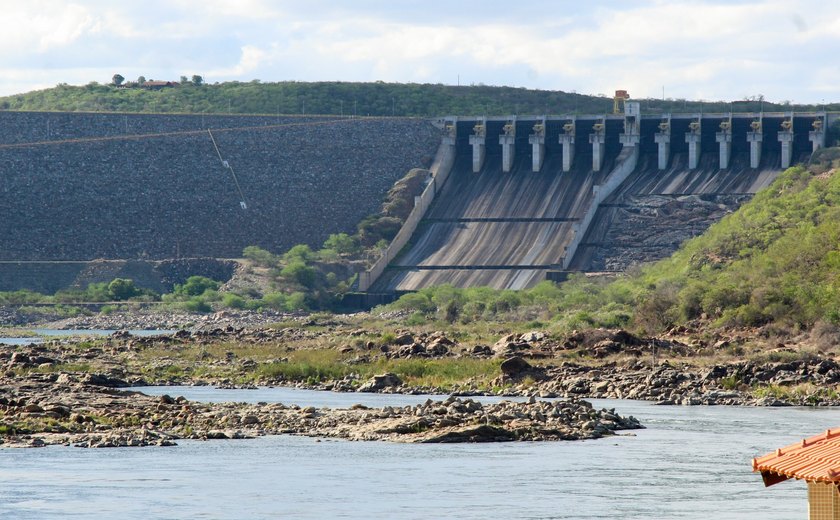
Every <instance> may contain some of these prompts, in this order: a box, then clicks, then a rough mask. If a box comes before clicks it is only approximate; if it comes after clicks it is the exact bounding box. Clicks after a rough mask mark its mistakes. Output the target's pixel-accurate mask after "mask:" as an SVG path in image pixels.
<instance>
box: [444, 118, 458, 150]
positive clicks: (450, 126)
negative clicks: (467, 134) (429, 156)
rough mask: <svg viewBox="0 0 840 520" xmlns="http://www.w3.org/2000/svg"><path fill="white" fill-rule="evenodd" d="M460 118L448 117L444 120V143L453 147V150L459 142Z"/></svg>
mask: <svg viewBox="0 0 840 520" xmlns="http://www.w3.org/2000/svg"><path fill="white" fill-rule="evenodd" d="M457 127H458V118H457V117H453V118H451V119H447V120H445V121H444V126H443V144H444V145H446V146H451V147H453V148H452V150H453V151H454V147H455V144H456V143H457V142H458V131H457Z"/></svg>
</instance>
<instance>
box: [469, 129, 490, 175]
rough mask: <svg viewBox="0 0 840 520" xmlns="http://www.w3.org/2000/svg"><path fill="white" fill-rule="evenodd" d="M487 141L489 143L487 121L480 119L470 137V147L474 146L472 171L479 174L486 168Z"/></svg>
mask: <svg viewBox="0 0 840 520" xmlns="http://www.w3.org/2000/svg"><path fill="white" fill-rule="evenodd" d="M486 141H487V121H486V120H485V119H480V120H478V121H477V122H476V124H475V126H474V127H473V134H472V135H471V136H470V145H471V146H472V171H473V173H478V172H480V171H481V168H482V167H483V166H484V157H485V155H486V152H487V149H486Z"/></svg>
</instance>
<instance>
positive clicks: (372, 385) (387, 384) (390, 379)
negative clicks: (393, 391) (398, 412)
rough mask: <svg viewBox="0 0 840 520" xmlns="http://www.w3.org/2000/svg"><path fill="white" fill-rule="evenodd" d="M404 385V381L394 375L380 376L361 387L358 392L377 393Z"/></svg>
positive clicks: (372, 378)
mask: <svg viewBox="0 0 840 520" xmlns="http://www.w3.org/2000/svg"><path fill="white" fill-rule="evenodd" d="M400 385H402V379H400V378H399V376H398V375H396V374H392V373H390V372H389V373H386V374H379V375H375V376H373V377H371V378H370V379H368V381H367V382H366V383H365V384H363V385H362V386H360V387H359V389H358V390H357V391H358V392H377V391H379V390H383V389H385V388H393V387H398V386H400Z"/></svg>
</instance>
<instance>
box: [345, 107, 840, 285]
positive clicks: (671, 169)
mask: <svg viewBox="0 0 840 520" xmlns="http://www.w3.org/2000/svg"><path fill="white" fill-rule="evenodd" d="M623 105H624V106H623V111H622V112H620V113H617V114H600V115H568V116H526V117H523V116H519V117H516V116H507V117H449V118H444V119H442V120H441V121H440V123H439V125H440V126H441V127H443V128H444V135H443V137H442V142H441V148H440V150H439V153H438V162H439V163H440V164H439V167H438V168H437V169H436V170H435V169H433V172H434V174H435V178H434V179H433V181H432V182H431V183H430V185H429V187H428V188H427V189H426V192H424V193H423V196H422V197H418V198H417V201H416V205H415V211H414V212H413V213H412V215H411V216H410V217H409V219H408V221H407V222H406V225H405V226H404V228H403V229H402V230H401V231H400V234H398V235H397V238H396V239H395V240H394V242H393V243H392V244H391V247H390V248H389V249H388V250H386V251H385V253H384V254H383V256H382V258H380V259H379V261H378V262H377V263H376V264H375V265H374V266H373V267H372V268H371V269H370V270H368V271H367V272H364V273H362V274H361V276H360V281H359V289H360V290H362V291H368V292H370V293H400V292H404V291H415V290H418V289H421V288H423V287H428V286H432V285H440V284H451V285H453V286H456V287H475V286H489V287H493V288H497V289H525V288H529V287H533V286H534V285H536V284H537V283H539V282H541V281H543V280H546V279H552V280H561V279H563V278H564V277H565V275H566V273H568V272H570V271H577V272H605V271H607V272H608V271H621V270H624V269H626V268H627V267H629V266H630V265H633V264H635V263H640V262H645V261H651V260H657V259H659V258H663V257H665V256H667V255H669V254H670V253H671V252H673V251H674V250H676V249H677V248H678V247H679V244H680V243H681V242H682V241H683V240H685V239H686V238H690V237H691V236H695V235H697V234H700V233H702V232H703V231H704V230H705V229H706V228H707V227H708V226H709V225H711V224H712V223H714V222H715V221H717V220H719V219H720V218H721V217H722V216H723V215H725V214H726V213H728V212H730V211H733V210H734V209H737V207H738V206H739V205H740V204H742V203H743V202H745V201H747V200H749V199H750V198H751V196H752V195H753V194H755V193H756V192H757V191H758V190H760V189H762V188H764V187H766V186H768V185H769V184H770V183H771V182H772V181H773V180H774V179H775V178H776V176H777V175H778V174H779V173H780V172H781V171H783V170H784V169H786V168H788V167H789V166H791V165H793V164H796V163H799V162H802V161H807V159H808V157H809V156H810V154H811V153H812V152H813V151H815V150H817V149H818V148H820V147H823V146H825V143H826V132H827V130H828V128H829V126H830V125H831V124H832V123H834V122H835V121H836V120H837V115H836V114H833V113H831V114H829V113H825V112H811V113H793V112H760V113H698V114H694V113H685V114H677V113H674V114H662V113H659V114H643V113H641V110H640V104H639V103H637V102H629V101H627V102H625V103H623Z"/></svg>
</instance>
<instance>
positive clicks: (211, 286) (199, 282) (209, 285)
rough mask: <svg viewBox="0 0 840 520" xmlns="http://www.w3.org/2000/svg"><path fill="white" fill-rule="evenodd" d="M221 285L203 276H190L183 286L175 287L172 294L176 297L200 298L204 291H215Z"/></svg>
mask: <svg viewBox="0 0 840 520" xmlns="http://www.w3.org/2000/svg"><path fill="white" fill-rule="evenodd" d="M221 285H222V284H221V283H219V282H217V281H215V280H211V279H210V278H207V277H204V276H190V277H189V278H187V281H186V283H184V284H183V285H176V286H175V290H174V291H172V293H173V294H175V295H177V296H200V295H202V294H204V293H205V292H206V291H208V290H211V291H217V290H219V287H221Z"/></svg>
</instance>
